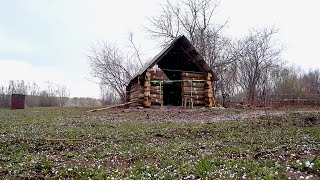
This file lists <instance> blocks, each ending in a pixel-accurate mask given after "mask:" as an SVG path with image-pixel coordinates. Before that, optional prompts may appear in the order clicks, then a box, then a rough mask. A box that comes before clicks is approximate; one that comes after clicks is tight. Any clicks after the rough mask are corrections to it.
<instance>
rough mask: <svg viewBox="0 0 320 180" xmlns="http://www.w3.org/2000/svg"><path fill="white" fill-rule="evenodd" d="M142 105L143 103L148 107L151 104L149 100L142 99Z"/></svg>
mask: <svg viewBox="0 0 320 180" xmlns="http://www.w3.org/2000/svg"><path fill="white" fill-rule="evenodd" d="M143 105H144V106H145V107H150V106H151V100H144V101H143Z"/></svg>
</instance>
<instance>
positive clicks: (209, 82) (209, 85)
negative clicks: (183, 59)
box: [204, 81, 212, 87]
mask: <svg viewBox="0 0 320 180" xmlns="http://www.w3.org/2000/svg"><path fill="white" fill-rule="evenodd" d="M204 84H205V86H206V87H211V85H212V82H211V81H206V82H205V83H204Z"/></svg>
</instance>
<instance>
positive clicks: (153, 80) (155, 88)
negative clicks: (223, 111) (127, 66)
mask: <svg viewBox="0 0 320 180" xmlns="http://www.w3.org/2000/svg"><path fill="white" fill-rule="evenodd" d="M215 80H217V78H216V76H215V75H214V73H213V71H212V69H211V68H210V67H209V66H208V65H207V63H206V62H205V61H204V59H203V58H202V57H201V55H200V54H199V53H198V52H197V51H196V49H195V48H194V46H193V45H192V44H191V43H190V41H189V40H188V39H187V38H186V37H185V36H179V37H177V38H176V39H174V40H173V41H172V42H171V43H170V44H169V45H168V46H167V47H166V48H165V49H163V50H162V51H161V52H160V53H159V54H158V55H157V56H155V57H154V58H153V59H152V60H151V61H150V62H149V63H147V64H146V65H145V66H144V67H143V68H142V69H141V70H140V71H139V72H138V73H137V74H136V75H135V76H134V77H133V78H132V79H131V80H130V81H129V82H128V83H127V86H126V101H127V102H132V105H141V106H144V107H150V106H151V105H161V106H162V105H176V106H177V105H183V106H184V107H186V105H190V104H191V106H193V105H199V106H209V107H212V106H214V105H215V100H214V94H213V92H214V91H213V83H214V81H215Z"/></svg>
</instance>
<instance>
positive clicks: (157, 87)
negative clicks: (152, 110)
mask: <svg viewBox="0 0 320 180" xmlns="http://www.w3.org/2000/svg"><path fill="white" fill-rule="evenodd" d="M160 89H163V86H161V88H160V86H151V87H150V90H151V91H155V90H160Z"/></svg>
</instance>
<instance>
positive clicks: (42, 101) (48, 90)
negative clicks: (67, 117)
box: [0, 80, 101, 108]
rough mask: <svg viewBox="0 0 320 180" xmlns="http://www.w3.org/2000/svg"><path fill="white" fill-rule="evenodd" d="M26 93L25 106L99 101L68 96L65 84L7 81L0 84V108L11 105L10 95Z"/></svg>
mask: <svg viewBox="0 0 320 180" xmlns="http://www.w3.org/2000/svg"><path fill="white" fill-rule="evenodd" d="M12 94H24V95H26V106H27V107H54V106H60V107H62V106H99V105H101V102H100V100H99V99H94V98H82V97H81V98H80V97H74V98H70V97H69V96H70V90H69V89H68V88H67V87H66V86H65V85H60V84H54V83H51V82H47V83H46V87H45V88H42V89H41V88H40V87H39V86H38V84H37V83H35V82H33V83H30V82H27V83H26V82H25V81H23V80H21V81H19V80H16V81H9V83H8V85H7V86H5V85H0V108H10V107H11V95H12Z"/></svg>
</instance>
